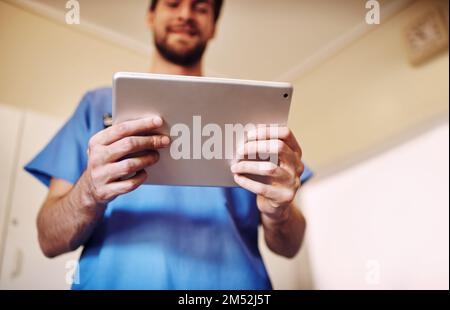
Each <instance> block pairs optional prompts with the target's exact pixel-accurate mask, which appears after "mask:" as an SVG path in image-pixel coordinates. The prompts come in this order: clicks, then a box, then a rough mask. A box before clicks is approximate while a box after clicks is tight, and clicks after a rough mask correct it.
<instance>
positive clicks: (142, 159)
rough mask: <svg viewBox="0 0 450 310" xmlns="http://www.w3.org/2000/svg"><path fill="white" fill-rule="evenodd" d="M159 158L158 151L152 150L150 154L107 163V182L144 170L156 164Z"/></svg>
mask: <svg viewBox="0 0 450 310" xmlns="http://www.w3.org/2000/svg"><path fill="white" fill-rule="evenodd" d="M158 160H159V154H158V152H151V153H150V154H147V155H144V156H139V157H133V158H128V159H124V160H121V161H119V162H116V163H112V164H107V165H106V166H105V168H104V169H105V171H107V174H108V177H107V182H111V181H115V180H118V179H120V178H123V177H125V176H127V175H131V174H133V173H135V172H137V171H140V170H143V169H145V168H147V167H149V166H151V165H154V164H155V163H156V162H158Z"/></svg>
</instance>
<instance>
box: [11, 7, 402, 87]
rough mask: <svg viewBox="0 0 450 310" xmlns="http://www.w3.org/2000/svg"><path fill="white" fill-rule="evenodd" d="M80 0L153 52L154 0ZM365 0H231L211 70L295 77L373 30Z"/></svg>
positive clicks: (106, 27) (92, 18) (95, 19)
mask: <svg viewBox="0 0 450 310" xmlns="http://www.w3.org/2000/svg"><path fill="white" fill-rule="evenodd" d="M28 1H29V0H28ZM16 2H25V1H19V0H17V1H16ZM79 2H80V15H81V24H82V25H83V23H85V24H89V25H90V26H92V27H91V28H95V29H96V30H100V31H98V32H99V33H100V34H101V33H103V34H105V33H108V34H111V33H113V34H114V35H115V36H116V37H120V38H122V39H126V40H122V41H124V42H128V45H130V46H131V45H133V46H134V47H138V49H140V50H142V51H144V52H147V53H148V52H151V50H152V48H151V47H152V44H151V34H150V33H149V31H148V30H147V28H146V25H145V18H144V16H145V12H146V9H147V7H148V4H149V0H128V1H123V0H79ZM405 2H408V1H404V0H385V1H380V3H381V4H382V7H383V9H385V8H386V7H389V6H391V7H394V9H395V7H400V6H401V5H400V6H399V5H398V4H404V3H405ZM33 3H34V4H35V7H40V8H42V7H46V8H49V9H51V10H53V12H56V11H59V12H63V13H64V12H65V11H66V8H65V4H66V1H65V0H33ZM22 4H24V3H22ZM365 4H366V1H364V0H339V1H336V0H277V1H273V0H226V1H225V4H224V8H223V12H222V16H221V19H220V20H219V24H218V27H219V28H218V32H217V35H216V38H215V39H214V41H213V42H212V43H211V44H210V46H209V49H208V52H207V55H206V62H205V64H206V68H207V72H209V73H211V74H212V73H214V74H215V75H220V76H229V77H235V78H249V79H262V80H280V79H284V80H289V79H292V78H293V75H297V76H298V75H299V74H300V73H301V72H302V70H303V69H304V68H305V67H306V66H308V65H309V63H310V62H311V61H316V62H317V61H318V60H320V59H316V58H317V57H316V56H317V55H318V54H320V55H322V56H324V55H326V54H329V53H331V52H332V49H333V48H335V49H336V46H337V45H339V44H341V45H342V44H344V43H345V44H348V43H349V42H348V40H346V39H345V38H348V37H349V35H350V37H354V38H356V37H355V33H356V34H357V33H359V32H361V31H358V29H359V30H361V29H362V28H361V27H363V28H364V29H366V30H367V27H368V26H367V24H365V22H364V18H365V15H366V12H367V9H366V8H365ZM393 11H395V10H390V14H392V12H393ZM386 12H388V11H387V10H386ZM60 16H64V14H60ZM383 17H384V16H383V15H382V18H383ZM355 30H356V31H355ZM343 38H344V40H343ZM297 76H295V77H297Z"/></svg>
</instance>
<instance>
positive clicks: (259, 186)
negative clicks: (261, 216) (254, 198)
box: [234, 174, 279, 200]
mask: <svg viewBox="0 0 450 310" xmlns="http://www.w3.org/2000/svg"><path fill="white" fill-rule="evenodd" d="M234 181H235V182H236V183H237V184H238V185H239V186H241V187H242V188H245V189H246V190H248V191H251V192H252V193H254V194H256V195H261V196H264V197H266V198H268V199H273V200H276V199H278V198H279V191H277V190H275V187H274V186H272V185H269V184H264V183H260V182H257V181H254V180H251V179H249V178H247V177H245V176H243V175H240V174H235V175H234Z"/></svg>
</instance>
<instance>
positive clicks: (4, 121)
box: [0, 104, 23, 262]
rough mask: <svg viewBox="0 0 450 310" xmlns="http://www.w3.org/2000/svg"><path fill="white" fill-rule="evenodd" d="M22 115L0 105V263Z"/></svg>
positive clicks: (6, 106)
mask: <svg viewBox="0 0 450 310" xmlns="http://www.w3.org/2000/svg"><path fill="white" fill-rule="evenodd" d="M22 117H23V113H22V111H21V110H19V109H16V108H14V107H11V106H8V105H3V104H0V124H1V126H0V128H1V130H0V141H1V143H2V151H1V152H0V262H1V257H2V252H3V251H2V250H3V246H4V239H5V221H6V217H7V215H8V212H9V207H10V202H11V198H12V197H11V195H10V193H11V188H12V182H13V180H14V172H15V170H14V168H15V166H16V156H15V155H16V153H17V148H18V145H19V134H20V133H19V130H20V126H21V121H22Z"/></svg>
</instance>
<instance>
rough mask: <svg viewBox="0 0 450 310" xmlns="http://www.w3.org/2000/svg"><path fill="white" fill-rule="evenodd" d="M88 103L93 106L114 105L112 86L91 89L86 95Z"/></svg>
mask: <svg viewBox="0 0 450 310" xmlns="http://www.w3.org/2000/svg"><path fill="white" fill-rule="evenodd" d="M84 98H86V102H87V104H88V105H89V106H90V107H91V108H92V107H93V106H94V107H95V106H105V107H111V105H112V88H111V87H99V88H95V89H92V90H89V91H88V92H86V94H85V95H84Z"/></svg>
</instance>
